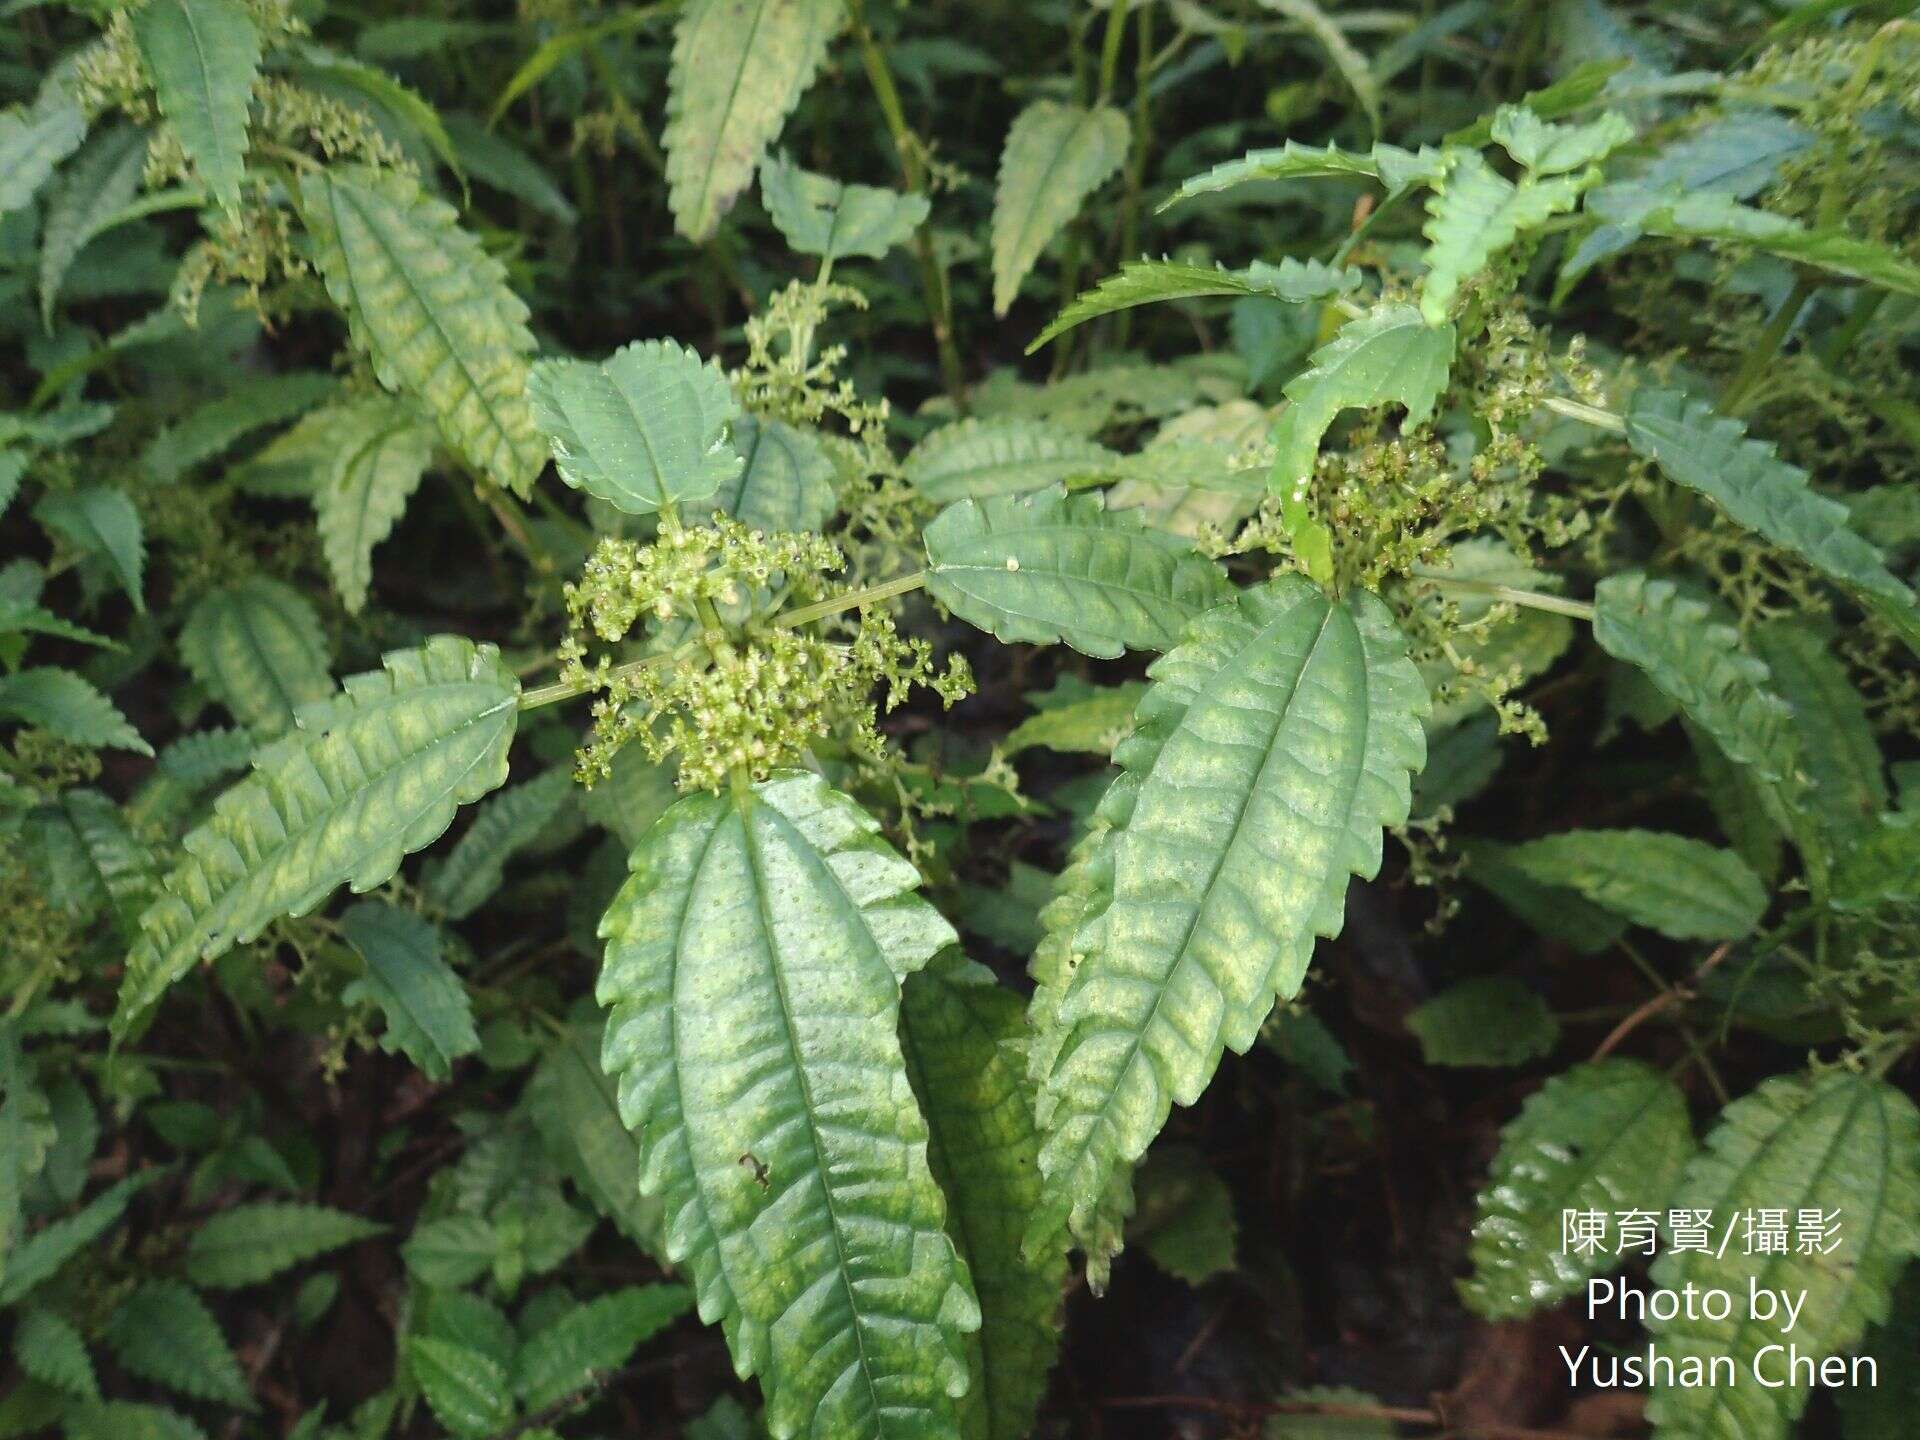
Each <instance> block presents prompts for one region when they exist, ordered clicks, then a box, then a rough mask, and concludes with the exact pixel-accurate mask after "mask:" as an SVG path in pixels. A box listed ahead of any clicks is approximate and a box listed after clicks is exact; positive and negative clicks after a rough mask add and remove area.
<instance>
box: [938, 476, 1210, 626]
mask: <svg viewBox="0 0 1920 1440" xmlns="http://www.w3.org/2000/svg"><path fill="white" fill-rule="evenodd" d="M923 538H924V539H925V542H926V547H927V593H928V594H930V595H932V596H933V597H934V599H936V600H938V601H939V602H940V603H941V604H943V605H945V606H946V607H947V608H948V609H949V610H951V611H953V613H954V614H956V615H958V616H959V617H960V618H961V619H963V620H965V621H967V622H968V623H970V624H973V625H977V626H979V627H980V628H981V629H982V630H987V631H990V632H991V633H993V634H994V635H997V636H998V637H999V638H1000V639H1002V640H1005V641H1008V642H1013V641H1021V640H1025V641H1032V642H1034V643H1036V644H1041V645H1049V644H1056V643H1059V642H1062V641H1064V642H1065V643H1066V644H1068V645H1071V646H1072V647H1073V648H1074V649H1076V650H1078V651H1080V652H1081V653H1082V654H1085V655H1096V656H1102V657H1108V658H1111V657H1113V656H1116V655H1120V654H1122V653H1124V652H1125V651H1127V650H1167V649H1170V648H1172V647H1173V646H1174V645H1176V644H1178V643H1179V640H1180V637H1181V635H1183V634H1184V633H1185V632H1186V628H1187V626H1188V625H1189V624H1190V623H1191V622H1192V621H1193V619H1194V618H1195V617H1196V616H1198V615H1199V614H1201V613H1202V612H1203V611H1205V610H1207V609H1209V608H1211V607H1212V606H1214V605H1218V604H1220V603H1221V602H1222V601H1224V600H1228V599H1231V598H1232V595H1233V587H1232V586H1231V585H1230V584H1229V583H1228V581H1227V578H1226V575H1225V574H1224V573H1223V572H1222V571H1221V569H1220V567H1219V565H1218V564H1216V563H1215V562H1214V561H1212V560H1209V559H1207V558H1206V557H1205V556H1203V555H1200V554H1199V553H1198V552H1196V551H1195V550H1194V549H1193V547H1192V546H1191V545H1190V544H1189V543H1188V542H1187V541H1186V540H1184V539H1182V538H1181V537H1180V536H1177V535H1171V534H1168V533H1167V532H1166V531H1163V530H1154V529H1151V528H1149V527H1148V526H1146V525H1145V524H1144V523H1142V520H1141V517H1140V515H1139V514H1138V512H1136V511H1131V510H1108V509H1106V507H1105V502H1104V501H1103V499H1102V498H1101V497H1100V496H1099V495H1097V494H1084V495H1067V494H1065V493H1064V492H1062V491H1060V490H1058V489H1052V490H1044V491H1041V492H1040V493H1038V494H1034V495H1000V496H995V497H993V498H991V499H988V500H962V501H960V502H959V503H958V504H955V505H951V506H949V507H948V508H947V509H945V510H943V511H942V512H941V513H940V514H939V515H938V516H937V517H936V518H935V519H934V521H933V523H932V524H930V525H928V526H927V528H926V531H925V534H924V537H923Z"/></svg>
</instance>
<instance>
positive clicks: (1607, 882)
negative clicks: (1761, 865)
mask: <svg viewBox="0 0 1920 1440" xmlns="http://www.w3.org/2000/svg"><path fill="white" fill-rule="evenodd" d="M1506 861H1507V863H1508V864H1509V865H1512V866H1513V867H1514V868H1516V869H1517V870H1519V871H1520V873H1521V874H1523V875H1525V876H1526V877H1527V878H1528V879H1529V880H1532V881H1533V882H1534V883H1535V884H1538V885H1546V886H1550V887H1552V888H1553V889H1556V890H1571V891H1573V892H1574V893H1575V894H1576V895H1581V896H1584V897H1585V898H1586V899H1588V900H1591V901H1592V902H1593V903H1594V904H1596V905H1598V906H1599V907H1600V908H1601V909H1603V910H1611V911H1612V912H1613V913H1614V914H1616V915H1620V916H1623V917H1625V918H1626V919H1628V920H1630V921H1632V922H1633V923H1634V924H1635V925H1644V926H1646V927H1647V928H1648V929H1650V930H1658V931H1659V932H1660V933H1661V934H1662V935H1667V936H1671V937H1672V938H1673V939H1675V940H1738V939H1740V938H1741V937H1742V936H1745V935H1748V934H1751V933H1752V931H1753V928H1754V926H1756V925H1758V924H1759V923H1760V917H1761V916H1762V915H1764V914H1766V911H1767V887H1766V886H1765V885H1763V884H1761V883H1760V877H1759V876H1757V875H1755V874H1754V873H1753V871H1751V870H1750V869H1748V868H1747V863H1746V861H1744V860H1742V859H1741V858H1740V857H1739V856H1738V855H1736V854H1735V853H1734V852H1733V851H1731V850H1721V849H1719V848H1717V847H1716V846H1713V845H1707V844H1704V843H1702V842H1701V841H1699V840H1690V839H1688V838H1687V837H1686V836H1684V835H1668V834H1664V833H1662V832H1660V831H1656V830H1569V831H1567V832H1566V833H1565V834H1562V835H1548V836H1546V837H1544V838H1543V839H1539V840H1529V841H1528V842H1527V843H1526V844H1524V845H1515V846H1513V847H1512V848H1510V849H1509V850H1507V851H1506Z"/></svg>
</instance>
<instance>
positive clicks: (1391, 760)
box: [1032, 576, 1428, 1258]
mask: <svg viewBox="0 0 1920 1440" xmlns="http://www.w3.org/2000/svg"><path fill="white" fill-rule="evenodd" d="M1149 674H1150V676H1151V677H1152V679H1153V681H1154V684H1153V687H1152V688H1151V689H1150V690H1149V691H1148V692H1147V695H1146V697H1145V698H1144V699H1143V700H1142V701H1141V704H1140V710H1139V713H1138V717H1137V720H1138V728H1137V729H1136V730H1135V731H1134V733H1133V735H1132V736H1130V737H1129V738H1128V739H1127V740H1126V741H1124V742H1123V743H1122V744H1121V745H1120V747H1119V748H1118V750H1117V751H1116V752H1115V756H1114V758H1115V760H1116V761H1117V762H1118V763H1119V765H1120V766H1121V770H1122V773H1121V775H1120V778H1119V779H1117V780H1116V781H1115V782H1114V784H1113V786H1112V788H1111V789H1110V790H1109V791H1108V793H1107V796H1106V798H1105V799H1104V800H1103V801H1102V802H1101V804H1100V808H1099V810H1098V811H1097V812H1096V816H1095V823H1094V829H1093V837H1094V838H1093V839H1091V840H1090V842H1089V843H1090V845H1091V848H1090V849H1088V850H1087V851H1086V852H1085V858H1084V861H1083V862H1082V863H1081V864H1079V865H1077V866H1076V867H1074V869H1072V870H1070V871H1069V876H1068V878H1067V880H1065V881H1063V896H1073V897H1075V898H1074V899H1073V900H1072V902H1071V903H1069V901H1068V900H1067V899H1064V898H1063V900H1062V901H1061V902H1059V903H1060V906H1061V907H1062V908H1061V910H1060V911H1058V912H1056V911H1054V909H1053V907H1049V911H1050V913H1049V915H1048V916H1047V917H1046V918H1047V923H1048V926H1049V929H1050V930H1054V931H1059V930H1061V929H1062V926H1063V924H1073V923H1075V922H1077V928H1076V929H1075V930H1074V931H1073V932H1072V933H1071V934H1063V940H1062V944H1061V946H1060V947H1058V948H1064V949H1065V950H1066V951H1068V952H1069V953H1068V954H1066V955H1065V956H1064V957H1063V956H1060V955H1057V954H1056V955H1054V956H1053V957H1052V958H1051V960H1050V961H1049V968H1050V969H1051V970H1052V971H1054V972H1055V973H1054V974H1052V975H1051V976H1050V977H1049V978H1048V979H1047V981H1046V983H1045V984H1044V985H1043V988H1042V990H1041V991H1040V992H1039V993H1037V994H1036V996H1035V1001H1034V1008H1033V1027H1032V1028H1033V1029H1034V1031H1035V1035H1036V1039H1035V1045H1036V1055H1035V1063H1036V1065H1038V1066H1041V1067H1044V1068H1043V1073H1044V1074H1045V1083H1044V1085H1043V1087H1042V1090H1041V1095H1040V1102H1039V1116H1040V1122H1041V1128H1042V1131H1043V1133H1044V1134H1045V1137H1046V1140H1045V1146H1044V1148H1043V1150H1042V1153H1041V1164H1042V1169H1043V1170H1044V1172H1045V1174H1046V1177H1047V1189H1048V1195H1049V1207H1048V1208H1049V1209H1050V1210H1051V1211H1053V1212H1055V1213H1065V1212H1067V1211H1069V1210H1070V1211H1071V1216H1072V1223H1073V1226H1074V1229H1075V1232H1076V1234H1077V1235H1078V1237H1079V1238H1080V1239H1081V1241H1082V1242H1083V1243H1086V1244H1093V1245H1096V1246H1116V1245H1117V1237H1114V1236H1112V1235H1110V1234H1108V1233H1107V1224H1106V1222H1105V1220H1104V1219H1103V1216H1110V1214H1111V1210H1112V1208H1113V1205H1112V1201H1111V1200H1110V1198H1109V1197H1108V1191H1109V1187H1110V1186H1112V1185H1114V1184H1115V1182H1116V1180H1117V1179H1119V1178H1120V1177H1121V1176H1122V1167H1124V1166H1126V1165H1128V1164H1130V1163H1131V1162H1132V1161H1134V1160H1137V1159H1138V1158H1139V1157H1140V1156H1141V1154H1143V1153H1144V1152H1145V1150H1146V1147H1147V1145H1148V1143H1149V1142H1150V1141H1151V1140H1152V1139H1153V1137H1154V1135H1155V1134H1156V1133H1157V1132H1158V1131H1159V1129H1160V1127H1161V1126H1162V1125H1163V1124H1165V1123H1166V1118H1167V1113H1168V1110H1169V1108H1170V1107H1171V1106H1172V1105H1173V1104H1175V1103H1179V1104H1182V1105H1190V1104H1192V1103H1193V1102H1194V1101H1195V1100H1196V1099H1198V1098H1199V1095H1200V1092H1201V1091H1202V1090H1203V1089H1204V1088H1205V1086H1206V1084H1207V1082H1208V1080H1209V1079H1211V1078H1212V1075H1213V1072H1214V1070H1215V1068H1216V1067H1217V1066H1218V1064H1219V1062H1220V1056H1221V1052H1222V1050H1223V1049H1224V1048H1230V1049H1232V1050H1234V1051H1235V1052H1244V1051H1245V1050H1246V1049H1247V1047H1248V1046H1249V1045H1251V1044H1252V1043H1253V1041H1254V1039H1255V1037H1256V1036H1257V1034H1258V1033H1259V1029H1260V1024H1261V1022H1262V1021H1263V1020H1264V1019H1265V1018H1266V1016H1267V1014H1268V1012H1269V1011H1270V1010H1271V1009H1272V1007H1273V1003H1274V1001H1275V999H1276V997H1279V998H1285V997H1291V996H1292V995H1295V994H1297V993H1298V992H1299V989H1300V985H1301V982H1302V980H1303V979H1304V978H1305V975H1306V970H1307V965H1308V961H1309V959H1310V958H1311V956H1312V953H1313V945H1314V940H1315V937H1316V936H1331V935H1334V934H1337V933H1338V932H1339V930H1340V926H1341V922H1342V919H1343V918H1344V901H1345V897H1346V891H1347V883H1348V879H1349V877H1350V876H1352V875H1372V874H1374V873H1376V872H1377V870H1378V868H1379V865H1380V857H1381V832H1382V827H1383V826H1385V825H1391V824H1398V823H1399V822H1400V821H1402V820H1404V819H1405V818H1406V814H1407V809H1408V801H1409V795H1408V782H1409V772H1411V771H1413V770H1416V769H1418V768H1419V767H1420V765H1421V763H1422V761H1423V759H1424V757H1425V751H1426V742H1425V735H1424V732H1423V730H1422V728H1421V725H1420V717H1421V716H1422V715H1423V714H1424V713H1425V712H1426V709H1427V704H1428V702H1427V692H1426V686H1425V685H1424V684H1423V683H1422V682H1421V680H1420V676H1419V672H1418V671H1417V670H1416V669H1415V668H1414V667H1413V665H1412V663H1411V662H1410V661H1409V660H1408V659H1407V658H1406V648H1405V642H1404V641H1403V640H1402V639H1401V637H1400V635H1399V633H1398V632H1397V631H1396V630H1395V628H1394V625H1393V622H1392V620H1391V618H1390V617H1389V615H1388V613H1387V611H1386V608H1385V606H1384V605H1382V604H1381V603H1380V601H1379V600H1377V599H1376V598H1374V597H1372V596H1371V595H1367V594H1365V593H1359V594H1356V595H1354V596H1353V597H1351V598H1350V599H1348V600H1345V601H1340V602H1335V601H1332V600H1329V599H1328V598H1327V597H1326V596H1325V595H1324V594H1323V593H1322V592H1321V591H1320V590H1319V589H1318V588H1317V587H1316V586H1314V585H1312V584H1311V583H1310V582H1308V581H1306V580H1304V579H1302V578H1300V577H1298V576H1287V577H1283V578H1281V579H1278V580H1275V581H1273V582H1270V583H1269V584H1267V585H1265V586H1262V587H1261V588H1259V589H1257V590H1252V591H1248V592H1246V593H1244V594H1242V595H1241V596H1240V597H1239V599H1238V601H1237V603H1234V604H1230V605H1223V606H1220V607H1219V608H1217V609H1214V610H1212V611H1210V612H1209V613H1208V614H1207V615H1205V616H1203V617H1202V618H1201V619H1200V620H1198V621H1197V622H1195V624H1194V626H1193V628H1192V630H1191V631H1190V632H1189V634H1188V638H1187V639H1186V640H1185V641H1184V642H1183V643H1182V644H1181V645H1180V646H1179V648H1177V649H1175V650H1174V651H1172V652H1171V653H1169V654H1168V655H1166V656H1164V657H1163V658H1162V659H1160V660H1158V661H1156V662H1155V664H1154V666H1153V668H1152V669H1151V670H1150V671H1149ZM1038 963H1039V961H1038V959H1036V964H1038ZM1092 1253H1093V1252H1092V1251H1091V1250H1090V1258H1091V1256H1092Z"/></svg>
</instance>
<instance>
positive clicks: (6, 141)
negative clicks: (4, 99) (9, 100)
mask: <svg viewBox="0 0 1920 1440" xmlns="http://www.w3.org/2000/svg"><path fill="white" fill-rule="evenodd" d="M86 134H87V117H86V113H85V112H84V111H82V110H81V108H80V102H79V101H77V100H75V99H74V98H73V95H72V92H71V91H69V90H68V88H67V87H66V86H64V85H54V86H51V87H49V89H48V90H47V92H46V94H45V95H43V96H42V97H41V99H40V101H39V102H38V103H37V104H35V105H32V106H29V107H20V108H15V109H12V110H5V111H0V215H5V214H6V213H7V212H9V211H11V210H18V209H19V208H20V207H21V206H23V205H25V204H26V203H27V202H28V201H29V200H31V199H33V197H34V196H35V195H36V194H38V193H39V190H40V187H41V186H42V185H44V184H46V183H47V181H48V180H49V179H50V178H51V177H52V175H53V172H54V169H55V168H56V167H57V166H58V165H59V164H60V162H61V161H62V160H64V159H66V158H67V156H69V155H71V154H72V153H73V152H74V151H75V150H78V149H79V148H80V142H81V141H82V140H83V139H85V138H86Z"/></svg>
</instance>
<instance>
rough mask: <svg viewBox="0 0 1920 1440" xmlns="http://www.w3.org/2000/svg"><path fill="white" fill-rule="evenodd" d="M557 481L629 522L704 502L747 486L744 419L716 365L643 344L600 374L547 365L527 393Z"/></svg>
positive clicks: (576, 365)
mask: <svg viewBox="0 0 1920 1440" xmlns="http://www.w3.org/2000/svg"><path fill="white" fill-rule="evenodd" d="M528 389H529V393H530V394H531V395H532V398H533V407H534V415H535V418H536V421H537V423H538V424H539V427H540V429H541V430H542V431H544V432H545V433H546V436H547V439H548V441H549V442H550V443H551V445H552V448H553V460H554V465H555V467H556V468H558V470H559V471H560V478H561V479H562V480H565V481H566V482H567V483H568V484H569V485H571V486H573V487H574V488H575V489H576V490H585V491H586V492H587V493H588V494H589V495H592V496H593V497H594V498H596V499H599V500H604V501H606V502H607V504H609V505H611V506H613V507H614V508H615V509H616V510H621V511H624V512H625V513H627V514H629V515H651V514H652V513H653V512H654V511H656V510H664V509H670V508H673V507H674V506H677V505H680V504H682V503H685V504H688V505H692V504H693V503H694V502H696V501H700V500H704V499H706V498H707V497H708V496H709V495H711V494H713V493H714V491H716V490H718V489H719V488H720V487H721V486H723V485H726V484H728V483H730V482H732V481H734V480H737V479H738V478H739V476H740V472H741V469H742V468H743V467H742V461H741V459H740V455H739V453H738V452H737V451H736V450H735V449H734V448H733V445H732V443H731V442H730V441H729V440H728V438H727V428H728V426H729V425H730V424H731V423H732V421H733V419H734V417H735V416H736V415H737V414H738V413H739V408H740V407H739V404H738V402H737V401H735V399H734V397H733V388H732V386H730V385H729V384H728V383H727V377H726V375H725V374H724V373H723V372H722V371H721V369H720V366H719V364H718V362H716V361H711V360H709V361H707V362H705V363H704V364H703V363H702V362H701V360H700V357H699V356H698V355H696V354H694V353H693V351H691V350H689V349H687V348H686V347H685V346H684V345H679V344H676V343H675V342H673V341H672V340H636V341H634V342H633V343H632V344H631V345H624V346H622V347H621V348H620V349H618V350H616V351H614V352H613V354H611V355H609V356H608V357H607V358H606V359H605V360H602V361H600V362H599V363H598V364H595V363H593V362H591V361H586V360H542V361H540V362H539V363H538V364H537V365H535V366H534V367H533V380H532V383H531V384H530V385H529V387H528Z"/></svg>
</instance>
